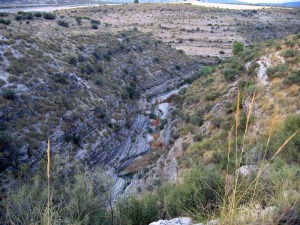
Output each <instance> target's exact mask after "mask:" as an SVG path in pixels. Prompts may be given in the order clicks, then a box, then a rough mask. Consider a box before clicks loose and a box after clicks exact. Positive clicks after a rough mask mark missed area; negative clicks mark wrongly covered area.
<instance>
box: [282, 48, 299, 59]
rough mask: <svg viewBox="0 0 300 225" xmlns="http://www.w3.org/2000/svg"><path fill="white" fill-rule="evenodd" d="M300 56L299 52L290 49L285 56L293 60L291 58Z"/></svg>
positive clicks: (285, 52)
mask: <svg viewBox="0 0 300 225" xmlns="http://www.w3.org/2000/svg"><path fill="white" fill-rule="evenodd" d="M298 54H299V51H298V50H294V49H288V50H286V51H284V53H283V56H284V57H285V58H291V57H295V56H297V55H298Z"/></svg>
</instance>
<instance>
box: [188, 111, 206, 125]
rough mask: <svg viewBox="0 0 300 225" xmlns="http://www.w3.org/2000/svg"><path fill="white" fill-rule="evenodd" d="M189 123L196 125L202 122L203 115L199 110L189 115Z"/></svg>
mask: <svg viewBox="0 0 300 225" xmlns="http://www.w3.org/2000/svg"><path fill="white" fill-rule="evenodd" d="M189 123H191V124H193V125H196V126H201V125H202V124H203V115H202V113H201V112H200V111H197V112H196V113H194V114H192V115H191V116H190V117H189Z"/></svg>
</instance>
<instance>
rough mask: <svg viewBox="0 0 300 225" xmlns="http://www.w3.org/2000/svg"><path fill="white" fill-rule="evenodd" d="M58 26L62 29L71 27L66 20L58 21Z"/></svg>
mask: <svg viewBox="0 0 300 225" xmlns="http://www.w3.org/2000/svg"><path fill="white" fill-rule="evenodd" d="M57 24H58V25H59V26H62V27H69V23H68V22H67V21H65V20H58V21H57Z"/></svg>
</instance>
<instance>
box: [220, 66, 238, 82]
mask: <svg viewBox="0 0 300 225" xmlns="http://www.w3.org/2000/svg"><path fill="white" fill-rule="evenodd" d="M223 75H224V77H225V79H226V80H228V81H233V80H234V79H235V76H237V75H239V71H238V70H235V69H232V68H229V69H225V70H223Z"/></svg>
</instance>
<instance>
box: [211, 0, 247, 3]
mask: <svg viewBox="0 0 300 225" xmlns="http://www.w3.org/2000/svg"><path fill="white" fill-rule="evenodd" d="M207 2H210V3H225V4H245V2H242V1H235V0H209V1H207Z"/></svg>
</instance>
